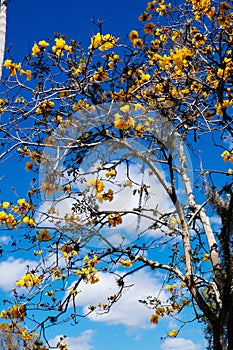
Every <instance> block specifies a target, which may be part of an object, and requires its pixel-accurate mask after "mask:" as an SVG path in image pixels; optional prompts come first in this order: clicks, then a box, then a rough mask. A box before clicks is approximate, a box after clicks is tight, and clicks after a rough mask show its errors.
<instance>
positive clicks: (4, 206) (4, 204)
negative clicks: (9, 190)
mask: <svg viewBox="0 0 233 350" xmlns="http://www.w3.org/2000/svg"><path fill="white" fill-rule="evenodd" d="M9 205H10V203H9V202H3V203H2V204H1V207H2V208H3V209H7V208H8V207H9Z"/></svg>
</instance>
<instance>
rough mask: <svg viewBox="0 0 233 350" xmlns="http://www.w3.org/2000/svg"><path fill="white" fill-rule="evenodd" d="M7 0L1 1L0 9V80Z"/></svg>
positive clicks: (0, 76) (0, 75)
mask: <svg viewBox="0 0 233 350" xmlns="http://www.w3.org/2000/svg"><path fill="white" fill-rule="evenodd" d="M7 5H8V1H7V0H2V1H1V5H0V6H1V7H0V28H1V29H0V43H1V47H0V79H1V78H2V65H3V62H4V54H5V41H6V14H7Z"/></svg>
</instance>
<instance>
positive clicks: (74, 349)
mask: <svg viewBox="0 0 233 350" xmlns="http://www.w3.org/2000/svg"><path fill="white" fill-rule="evenodd" d="M93 335H94V331H93V330H92V329H87V330H86V331H84V332H82V333H81V335H79V336H77V337H67V338H65V339H64V342H66V343H67V345H68V349H69V350H91V349H93V348H94V346H93V345H92V344H91V343H92V342H93ZM61 337H62V336H61V335H57V336H56V337H55V338H53V339H50V340H49V344H50V346H54V347H55V346H56V345H57V343H58V342H59V341H60V338H61Z"/></svg>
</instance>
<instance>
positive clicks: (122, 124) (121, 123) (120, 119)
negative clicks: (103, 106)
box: [114, 113, 134, 130]
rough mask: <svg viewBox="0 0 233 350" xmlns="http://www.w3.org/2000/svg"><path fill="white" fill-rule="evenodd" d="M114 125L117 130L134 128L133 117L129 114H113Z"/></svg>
mask: <svg viewBox="0 0 233 350" xmlns="http://www.w3.org/2000/svg"><path fill="white" fill-rule="evenodd" d="M114 126H115V127H116V128H117V129H119V130H128V129H133V128H134V119H133V118H132V117H130V116H122V115H120V114H118V113H117V114H115V120H114Z"/></svg>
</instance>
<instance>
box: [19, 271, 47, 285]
mask: <svg viewBox="0 0 233 350" xmlns="http://www.w3.org/2000/svg"><path fill="white" fill-rule="evenodd" d="M40 283H41V278H39V277H36V276H35V275H33V274H32V273H30V272H28V273H27V274H26V275H24V276H23V277H21V279H20V280H19V281H17V282H16V286H17V287H26V288H29V287H32V286H38V285H39V284H40Z"/></svg>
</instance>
